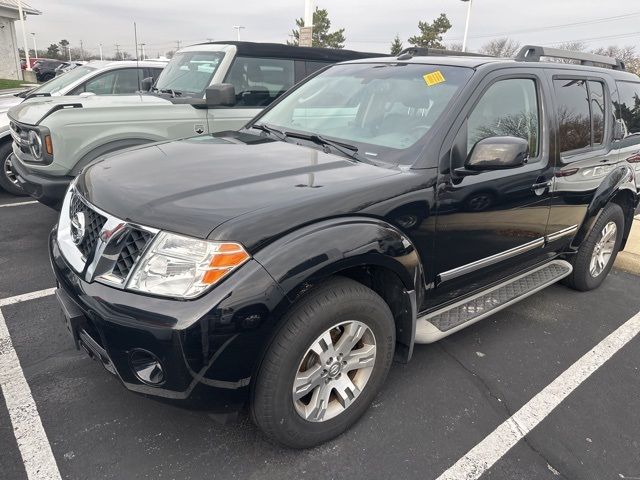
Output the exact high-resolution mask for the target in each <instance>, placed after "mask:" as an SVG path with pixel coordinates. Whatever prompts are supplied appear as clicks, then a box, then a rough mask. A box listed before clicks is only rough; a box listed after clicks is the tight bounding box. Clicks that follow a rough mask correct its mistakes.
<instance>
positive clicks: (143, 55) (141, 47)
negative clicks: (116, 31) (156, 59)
mask: <svg viewBox="0 0 640 480" xmlns="http://www.w3.org/2000/svg"><path fill="white" fill-rule="evenodd" d="M145 45H146V43H141V44H140V49H141V50H142V60H144V57H145V54H144V46H145Z"/></svg>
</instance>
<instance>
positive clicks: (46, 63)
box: [33, 58, 65, 82]
mask: <svg viewBox="0 0 640 480" xmlns="http://www.w3.org/2000/svg"><path fill="white" fill-rule="evenodd" d="M63 63H65V62H63V61H61V60H51V59H48V58H41V59H38V60H37V61H36V62H35V63H34V64H33V71H34V72H35V74H36V80H38V82H48V81H49V80H51V79H52V78H53V77H55V76H56V68H57V67H59V66H60V65H62V64H63Z"/></svg>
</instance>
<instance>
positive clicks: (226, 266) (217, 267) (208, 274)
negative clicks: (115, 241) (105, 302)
mask: <svg viewBox="0 0 640 480" xmlns="http://www.w3.org/2000/svg"><path fill="white" fill-rule="evenodd" d="M249 258H250V256H249V254H248V253H247V252H246V251H245V249H244V248H243V247H242V245H240V244H239V243H234V242H212V241H208V240H199V239H196V238H191V237H185V236H182V235H176V234H173V233H167V232H161V233H159V234H158V237H157V238H156V239H155V240H154V242H153V245H151V247H150V249H149V250H148V251H147V252H146V253H145V254H144V255H143V257H142V258H141V259H140V260H139V262H138V265H137V266H136V268H135V271H134V272H133V275H132V276H131V279H130V280H129V282H128V284H127V289H129V290H136V291H139V292H145V293H151V294H154V295H164V296H170V297H179V298H193V297H196V296H198V295H199V294H201V293H202V292H204V291H205V290H207V289H208V288H210V287H212V286H213V285H215V284H216V283H218V282H219V281H220V280H222V279H223V278H224V277H226V276H227V275H229V274H230V273H231V272H232V271H233V270H235V269H236V268H238V267H239V266H240V265H242V264H243V263H245V262H246V261H247V260H249Z"/></svg>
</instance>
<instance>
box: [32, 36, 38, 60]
mask: <svg viewBox="0 0 640 480" xmlns="http://www.w3.org/2000/svg"><path fill="white" fill-rule="evenodd" d="M31 35H33V56H34V57H35V58H38V44H37V43H36V34H35V33H34V32H31Z"/></svg>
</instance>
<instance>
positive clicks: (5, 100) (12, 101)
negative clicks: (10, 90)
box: [0, 95, 22, 113]
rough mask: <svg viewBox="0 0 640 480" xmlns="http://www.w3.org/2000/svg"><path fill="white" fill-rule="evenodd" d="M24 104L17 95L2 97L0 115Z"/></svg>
mask: <svg viewBox="0 0 640 480" xmlns="http://www.w3.org/2000/svg"><path fill="white" fill-rule="evenodd" d="M20 102H22V98H20V97H16V96H15V95H7V96H3V97H0V113H7V112H8V111H9V109H10V108H11V107H14V106H16V105H18V104H20Z"/></svg>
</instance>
